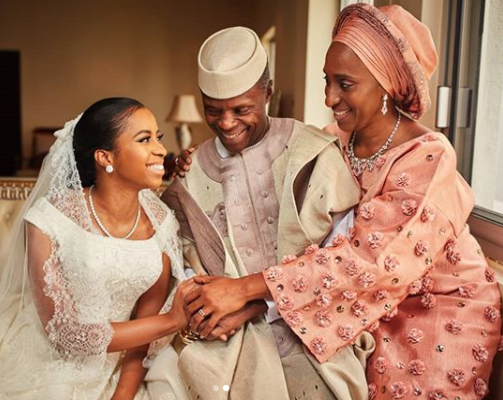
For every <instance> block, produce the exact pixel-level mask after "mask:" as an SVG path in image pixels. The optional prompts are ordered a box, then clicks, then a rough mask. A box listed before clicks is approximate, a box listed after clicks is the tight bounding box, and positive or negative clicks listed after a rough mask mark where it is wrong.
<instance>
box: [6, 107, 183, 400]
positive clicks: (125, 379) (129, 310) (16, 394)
mask: <svg viewBox="0 0 503 400" xmlns="http://www.w3.org/2000/svg"><path fill="white" fill-rule="evenodd" d="M55 136H56V137H57V140H56V142H55V144H54V145H53V146H52V148H51V150H50V153H49V155H48V156H47V158H46V160H45V161H44V164H43V166H42V170H41V173H40V176H39V178H38V180H37V184H36V186H35V188H34V190H33V193H32V194H31V196H30V198H29V199H28V201H27V204H26V205H25V206H24V209H23V210H22V212H21V215H20V218H19V219H18V222H17V223H16V228H15V230H14V231H13V235H12V236H11V240H10V242H9V243H7V244H4V249H3V251H2V255H1V256H0V262H1V264H0V272H1V275H0V277H1V280H0V399H2V400H3V399H9V400H13V399H20V400H21V399H22V400H25V399H51V400H59V399H65V400H67V399H77V400H80V399H86V400H94V399H96V400H98V399H100V400H101V399H110V398H112V399H119V398H120V399H127V398H131V399H132V398H134V399H148V398H149V396H148V394H147V391H146V389H145V388H144V387H143V386H142V385H141V382H142V380H143V377H144V374H145V371H146V370H145V369H144V364H145V363H144V359H145V357H146V356H147V352H148V349H149V343H150V342H153V341H155V340H158V339H160V338H162V337H164V336H166V335H169V334H173V333H175V332H176V331H178V330H180V329H181V328H183V327H184V326H185V325H186V324H187V316H186V315H185V313H184V309H183V307H184V297H185V295H186V294H187V293H188V291H190V290H191V285H192V283H189V282H184V283H181V284H180V285H179V286H178V289H177V291H176V295H171V296H170V298H169V299H168V301H166V298H167V294H168V290H169V289H170V288H172V287H173V286H174V285H176V284H178V283H180V282H181V281H182V280H184V278H185V275H184V272H183V266H182V255H181V247H180V243H179V240H178V236H177V231H178V223H177V222H176V220H175V217H174V215H173V212H172V211H171V210H169V209H168V208H167V207H166V206H165V205H164V203H162V202H161V201H160V200H158V198H157V196H156V195H155V194H154V193H153V192H152V191H151V190H150V189H155V188H158V187H159V186H160V184H161V182H162V176H163V174H164V168H163V159H164V157H165V155H166V150H165V148H164V147H163V145H162V144H161V142H160V139H161V137H162V135H161V134H160V133H159V129H158V126H157V123H156V120H155V118H154V116H153V115H152V113H151V112H150V111H149V110H148V109H147V108H145V106H143V105H142V104H141V103H139V102H138V101H136V100H132V99H128V98H110V99H104V100H101V101H98V102H97V103H95V104H93V105H92V106H91V107H89V108H88V109H87V110H86V111H85V112H84V113H83V114H82V115H81V116H79V117H77V118H76V119H74V120H73V121H70V122H68V123H67V124H66V125H65V127H64V128H63V129H62V130H60V131H58V132H56V134H55ZM171 277H172V278H173V279H171ZM171 292H172V293H174V290H172V291H171ZM163 305H164V307H163ZM161 308H162V311H161ZM160 311H161V314H159V312H160ZM166 311H167V312H166ZM147 360H148V359H147ZM119 382H120V384H119V385H118V383H119ZM116 388H120V390H119V389H117V390H116ZM135 393H136V397H135Z"/></svg>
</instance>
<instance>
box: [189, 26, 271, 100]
mask: <svg viewBox="0 0 503 400" xmlns="http://www.w3.org/2000/svg"><path fill="white" fill-rule="evenodd" d="M197 63H198V66H199V74H198V78H199V88H200V89H201V91H202V92H203V93H204V94H205V95H206V96H208V97H211V98H213V99H230V98H233V97H236V96H239V95H240V94H243V93H244V92H246V91H247V90H249V89H251V88H252V87H253V86H254V85H255V84H256V83H257V82H258V80H259V78H260V77H261V76H262V73H263V72H264V70H265V67H266V65H267V54H266V52H265V49H264V46H262V43H261V42H260V39H259V37H258V36H257V34H256V33H255V32H254V31H252V30H251V29H248V28H245V27H242V26H236V27H233V28H228V29H224V30H221V31H219V32H217V33H214V34H213V35H211V36H210V37H209V38H208V39H206V41H205V42H204V43H203V45H202V46H201V49H200V50H199V55H198V57H197Z"/></svg>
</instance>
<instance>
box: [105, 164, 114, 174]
mask: <svg viewBox="0 0 503 400" xmlns="http://www.w3.org/2000/svg"><path fill="white" fill-rule="evenodd" d="M105 171H107V173H109V174H111V173H112V172H114V166H113V165H112V164H109V165H107V166H106V167H105Z"/></svg>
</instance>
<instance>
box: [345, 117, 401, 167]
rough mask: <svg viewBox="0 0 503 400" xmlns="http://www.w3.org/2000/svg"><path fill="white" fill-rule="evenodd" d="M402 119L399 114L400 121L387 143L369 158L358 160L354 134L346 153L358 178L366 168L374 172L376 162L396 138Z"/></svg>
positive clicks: (398, 120) (354, 133)
mask: <svg viewBox="0 0 503 400" xmlns="http://www.w3.org/2000/svg"><path fill="white" fill-rule="evenodd" d="M401 119H402V115H401V114H400V112H399V113H398V119H397V120H396V123H395V127H394V128H393V130H392V131H391V133H390V134H389V136H388V139H387V140H386V142H384V144H383V145H382V146H381V148H380V149H379V150H377V151H376V152H375V153H374V154H372V155H371V156H370V157H368V158H358V157H356V156H355V152H354V143H355V137H356V132H353V135H352V136H351V140H350V142H349V146H348V150H347V151H346V153H347V155H348V157H349V163H350V164H351V169H352V170H353V172H354V173H355V175H356V176H360V175H361V174H363V171H365V168H366V169H368V170H369V171H372V170H373V169H374V162H375V161H376V160H377V159H378V158H379V157H381V156H382V155H383V153H384V152H385V151H386V150H388V147H389V145H390V144H391V141H392V140H393V137H394V136H395V133H396V131H397V130H398V126H399V125H400V121H401Z"/></svg>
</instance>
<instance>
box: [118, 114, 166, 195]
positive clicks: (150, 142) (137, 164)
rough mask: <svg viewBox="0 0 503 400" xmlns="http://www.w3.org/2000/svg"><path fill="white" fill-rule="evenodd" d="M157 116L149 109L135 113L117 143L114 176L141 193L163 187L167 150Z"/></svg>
mask: <svg viewBox="0 0 503 400" xmlns="http://www.w3.org/2000/svg"><path fill="white" fill-rule="evenodd" d="M162 136H163V135H162V134H161V133H159V128H158V126H157V121H156V120H155V117H154V115H153V114H152V113H151V112H150V111H149V110H148V109H146V108H141V109H139V110H137V111H135V112H134V113H133V114H132V115H131V117H130V118H129V120H128V122H127V124H126V126H125V128H124V130H123V131H122V132H121V133H120V134H119V136H118V137H117V140H116V141H115V150H114V151H113V152H112V154H113V166H114V172H113V175H114V176H115V177H116V179H120V180H123V181H124V184H126V185H132V186H134V187H135V188H138V189H146V188H149V189H155V188H157V187H159V186H160V185H161V183H162V177H163V175H164V166H163V161H164V157H166V149H165V148H164V146H163V145H162V143H161V138H162Z"/></svg>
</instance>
